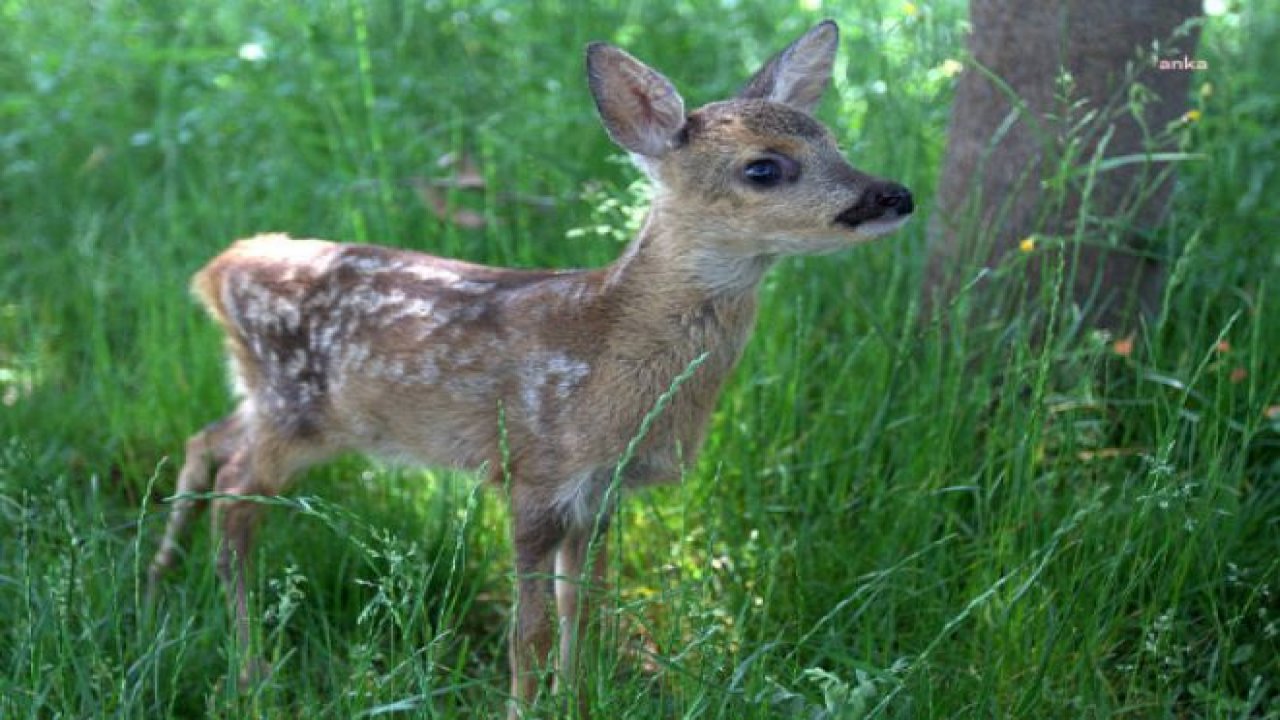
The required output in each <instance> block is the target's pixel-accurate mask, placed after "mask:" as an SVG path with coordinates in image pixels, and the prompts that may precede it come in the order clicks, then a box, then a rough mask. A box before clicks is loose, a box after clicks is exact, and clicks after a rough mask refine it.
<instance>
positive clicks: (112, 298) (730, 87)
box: [0, 0, 1280, 719]
mask: <svg viewBox="0 0 1280 720" xmlns="http://www.w3.org/2000/svg"><path fill="white" fill-rule="evenodd" d="M1219 5H1221V4H1220V3H1219V4H1217V5H1215V7H1218V6H1219ZM821 6H822V3H821V2H820V0H810V1H807V2H802V3H800V4H799V5H796V4H794V3H784V2H765V1H763V0H732V1H731V0H724V1H723V2H720V3H718V4H713V3H684V2H676V3H633V2H621V1H619V2H593V3H590V4H586V3H577V2H556V1H555V0H549V1H546V2H538V3H504V2H496V1H492V2H462V1H457V2H445V1H444V0H426V1H425V2H417V3H371V4H364V3H359V2H354V1H353V2H344V3H339V2H332V3H330V2H307V3H254V2H247V1H243V0H233V1H230V2H228V1H224V0H219V1H218V2H212V1H210V0H192V1H191V2H184V3H168V2H158V1H155V0H136V1H133V2H127V1H124V0H103V1H101V2H94V3H70V2H42V3H36V2H26V1H23V0H0V26H3V27H4V31H3V33H0V218H2V219H3V222H0V529H2V530H3V531H4V537H5V540H4V542H3V543H0V617H3V618H4V621H3V622H0V716H3V717H6V718H9V717H12V718H18V717H33V718H34V717H41V718H43V717H54V716H71V717H99V716H112V717H147V718H154V717H170V716H172V717H197V716H226V717H243V716H245V715H246V714H249V715H254V716H269V717H276V716H301V715H304V714H305V715H307V716H311V717H338V718H350V717H360V716H373V715H383V714H409V715H415V716H425V717H472V716H476V715H492V714H496V713H498V712H500V711H501V709H502V708H503V704H504V702H505V691H506V685H505V673H506V661H505V649H504V644H505V639H504V638H505V632H506V627H507V621H508V615H509V604H510V582H509V576H508V573H509V560H508V539H507V537H506V532H507V531H506V526H505V515H504V513H505V511H504V509H503V507H502V502H501V498H499V497H497V496H496V494H493V493H487V492H485V493H482V492H479V491H477V490H476V489H475V488H474V486H473V484H472V483H470V482H468V481H467V480H465V479H463V478H457V477H451V476H447V475H442V474H439V473H427V472H420V471H409V470H397V469H392V468H384V467H380V466H373V465H368V464H366V463H363V462H361V461H358V460H355V459H352V460H347V461H343V462H340V463H337V464H334V465H332V466H328V467H326V468H322V469H318V470H316V471H313V472H311V473H309V474H308V475H307V477H306V478H305V482H302V483H300V487H299V488H298V489H297V491H296V493H294V494H293V495H292V497H291V499H289V500H285V501H281V502H280V505H281V507H278V508H276V509H274V510H273V511H272V516H273V517H272V521H271V522H269V523H268V524H267V526H266V531H265V541H264V543H263V549H262V551H261V553H260V555H261V557H260V562H259V580H258V592H257V595H256V602H257V604H258V606H259V610H260V612H261V613H262V614H263V616H264V617H265V618H266V620H265V622H264V623H263V626H262V629H261V637H260V638H259V639H258V643H259V645H260V647H261V648H262V649H263V652H264V653H265V654H266V655H267V656H268V657H269V658H271V659H273V661H274V663H275V666H276V669H277V670H276V674H275V676H274V680H273V682H272V683H270V684H268V685H266V686H264V687H262V688H261V689H259V690H258V691H256V692H254V693H251V694H249V695H244V696H241V695H237V694H236V693H234V692H233V691H232V690H231V688H229V687H228V684H227V683H226V682H225V681H224V678H225V676H226V675H227V673H228V671H229V670H233V669H234V668H235V667H236V664H237V662H238V660H237V658H236V656H235V649H234V648H233V647H232V646H231V644H230V643H229V642H228V621H227V617H226V611H225V607H224V605H223V602H222V598H221V593H220V590H219V588H218V587H217V585H216V583H215V582H214V580H213V573H212V565H211V562H210V556H211V552H210V543H209V541H208V537H207V533H206V532H204V531H201V532H199V533H198V534H197V535H198V537H197V538H196V539H195V542H194V544H193V551H192V553H191V557H190V562H189V563H188V565H187V567H186V569H184V570H183V571H181V572H178V573H176V574H175V575H174V577H173V578H172V580H171V583H170V584H169V586H168V587H167V589H166V595H165V597H164V598H163V599H162V602H161V603H160V604H159V605H158V606H157V607H156V608H155V609H154V610H148V608H147V606H146V604H145V603H143V602H142V601H141V598H140V587H139V577H140V572H139V571H140V570H143V571H144V570H145V563H146V562H147V561H148V560H149V557H150V553H151V552H152V550H153V549H154V545H153V544H154V542H155V539H156V536H157V533H158V530H159V528H160V525H161V523H162V522H163V510H164V506H163V505H162V504H161V503H160V502H159V501H160V500H161V499H162V498H163V497H165V496H166V495H167V494H168V493H169V492H170V490H171V488H172V482H173V477H174V475H175V470H176V467H177V465H178V463H180V461H181V457H180V451H181V447H182V442H183V439H184V438H185V437H186V436H187V435H188V434H190V433H191V432H192V431H193V430H194V429H196V428H197V427H199V426H201V425H202V424H204V423H207V422H209V421H212V420H214V419H216V418H217V417H219V416H220V415H221V414H222V413H224V412H225V411H226V410H228V409H229V406H230V402H229V399H228V396H227V393H226V390H225V372H224V370H223V366H222V360H221V356H220V351H219V341H218V339H217V337H216V332H215V330H214V328H213V327H212V325H211V323H209V322H207V321H206V320H205V318H204V317H202V316H201V313H199V312H198V310H197V309H196V308H195V307H194V306H193V304H192V303H190V302H188V301H187V299H186V293H185V283H186V279H187V277H188V276H189V275H190V273H191V272H192V271H193V270H194V269H195V268H197V267H199V265H200V264H201V263H202V262H203V261H204V260H205V259H207V258H208V257H210V256H212V255H213V254H215V253H216V252H217V251H218V250H219V249H220V248H222V247H223V246H225V244H226V243H227V242H228V241H229V240H230V239H232V238H235V237H238V236H244V235H248V234H252V233H255V232H259V231H263V230H287V231H289V232H290V233H292V234H294V235H299V236H307V235H310V236H318V237H328V238H335V239H338V238H340V239H346V240H353V241H361V242H379V243H386V244H395V245H400V246H404V247H411V248H417V249H422V250H426V251H430V252H433V253H438V254H447V255H454V256H460V257H465V258H468V259H472V260H477V261H482V262H488V263H494V264H504V265H519V266H541V265H547V266H562V267H563V266H589V265H598V264H602V263H605V262H607V261H609V260H610V259H611V258H612V257H614V256H615V255H616V254H617V253H618V252H619V250H620V248H621V244H622V243H623V242H624V241H625V239H626V237H627V236H628V227H630V226H631V225H633V224H634V223H635V221H636V219H637V217H638V215H637V212H638V210H637V208H638V206H640V205H642V202H643V200H642V198H643V192H642V191H641V190H639V189H637V188H636V187H635V186H634V185H633V182H634V180H635V179H636V177H637V175H636V173H635V171H633V170H631V169H630V168H628V167H627V166H626V164H625V162H623V159H622V158H621V156H620V153H619V152H618V151H617V150H616V148H614V147H612V146H611V145H610V144H609V143H608V141H607V138H606V137H605V135H604V133H603V132H602V131H601V130H600V128H599V125H598V123H597V121H596V119H595V117H594V110H593V107H592V104H591V101H590V98H589V97H588V94H587V92H586V87H585V83H584V82H583V70H582V57H581V48H582V47H583V45H584V44H585V43H586V42H588V41H590V40H597V39H603V40H608V41H611V42H613V43H616V44H619V45H622V46H624V47H626V48H627V49H628V50H630V51H631V52H633V53H634V54H635V55H637V56H639V57H641V58H644V59H646V60H648V61H650V62H652V63H653V64H654V65H655V66H657V67H659V68H662V69H663V70H665V71H666V72H667V73H668V74H669V75H670V76H671V77H672V78H673V79H674V80H675V81H676V83H677V84H678V85H679V86H680V88H681V90H682V92H683V93H684V94H685V96H686V98H687V99H688V100H689V102H690V103H691V104H694V105H696V104H700V103H702V102H706V101H710V100H713V99H718V98H721V97H724V96H726V95H728V94H730V93H732V92H733V91H734V89H735V88H736V87H737V86H738V85H739V84H740V83H741V82H742V81H743V80H745V78H746V77H747V76H748V74H749V73H750V72H751V71H752V70H754V69H755V67H757V66H758V64H759V63H760V62H761V61H763V60H764V59H765V58H766V57H767V56H768V55H769V54H770V53H771V52H773V51H774V50H776V49H777V48H779V47H781V46H782V45H783V44H784V43H785V42H787V41H789V40H790V39H791V38H792V37H794V36H795V35H797V34H799V33H800V32H801V31H802V30H803V29H804V28H806V27H807V26H809V25H810V24H811V23H813V22H814V21H816V20H817V19H818V18H820V17H824V16H830V17H834V18H835V19H836V20H838V21H839V22H840V24H841V28H842V32H843V39H842V46H841V54H840V60H839V65H838V66H837V72H836V83H835V88H834V92H833V93H831V95H830V96H829V97H828V99H827V101H826V102H825V103H824V106H823V108H822V110H821V112H820V115H821V117H822V118H823V119H824V120H826V121H827V122H828V123H829V124H830V125H831V126H832V127H833V128H834V129H835V131H836V132H837V134H838V135H839V136H840V139H841V141H842V143H843V147H844V148H845V150H846V153H847V155H848V156H849V157H850V159H851V160H852V161H853V162H854V164H855V165H857V166H859V167H862V168H864V169H867V170H869V171H873V172H876V173H878V174H881V175H884V176H887V177H893V178H896V179H899V180H901V181H903V182H904V183H906V184H907V185H909V186H910V187H911V188H912V189H913V190H914V191H915V193H916V196H917V198H919V199H920V200H921V203H920V204H921V205H922V210H921V218H920V220H919V221H918V222H916V223H914V224H912V225H910V226H909V227H908V229H907V230H906V231H905V232H904V233H902V234H899V235H898V236H895V237H894V238H892V239H890V240H887V241H885V242H881V243H879V244H876V245H873V246H867V247H862V248H858V249H856V250H853V251H850V252H847V253H844V254H841V255H838V256H833V257H823V258H813V259H797V260H790V261H788V262H786V263H784V264H783V265H782V266H781V267H779V268H778V269H777V270H775V271H774V272H773V273H772V274H771V275H770V277H769V279H768V281H767V283H766V286H765V288H764V290H763V295H764V298H763V300H764V301H763V312H762V315H761V318H760V324H759V331H758V333H757V335H756V337H755V339H754V340H753V342H752V346H751V348H750V349H749V351H748V353H747V357H746V359H745V361H744V363H743V366H742V367H741V368H740V369H739V371H738V372H737V374H736V376H735V379H734V382H733V384H732V386H731V387H730V388H729V389H728V391H727V393H726V395H725V397H724V398H723V399H722V402H721V404H720V410H719V413H718V414H717V416H716V419H715V425H714V428H713V430H712V433H711V435H710V440H709V442H708V447H707V449H706V452H705V453H704V460H703V461H702V463H701V465H700V466H699V467H698V468H696V470H695V471H693V472H691V473H690V475H689V477H687V478H686V482H685V483H683V484H682V485H680V486H676V487H670V488H664V489H659V490H656V491H653V492H647V493H644V494H641V495H637V496H635V497H632V498H630V499H629V500H628V502H627V504H626V506H625V507H626V509H625V512H624V516H623V518H622V521H621V522H619V523H617V527H616V529H615V530H614V536H613V540H614V542H613V548H615V550H614V555H615V559H616V562H615V575H616V576H617V577H616V579H617V581H618V586H619V590H618V591H617V596H616V598H615V603H614V605H615V607H614V610H613V611H612V612H611V614H610V622H609V623H608V624H607V632H608V633H609V634H610V643H609V644H610V646H616V647H618V648H620V650H618V651H617V652H606V653H603V654H602V655H601V656H600V657H599V658H595V659H593V660H592V662H593V663H594V666H593V673H592V678H593V683H594V691H593V693H592V695H593V700H592V702H593V703H594V704H595V705H596V707H597V710H598V711H599V715H600V716H602V717H635V718H650V717H699V718H712V717H716V718H719V717H723V718H735V719H736V718H771V717H779V718H782V717H785V718H795V717H806V718H840V719H848V718H861V717H901V718H921V717H948V718H950V717H972V716H982V717H992V716H994V717H1112V716H1124V717H1166V716H1174V717H1277V716H1280V713H1278V712H1277V710H1276V705H1277V697H1278V692H1280V691H1278V689H1277V685H1278V683H1280V680H1277V678H1280V659H1278V658H1280V653H1278V652H1277V650H1278V649H1280V639H1278V636H1280V603H1277V601H1276V593H1277V592H1280V583H1278V578H1280V572H1278V568H1277V564H1278V563H1280V528H1277V522H1278V521H1277V518H1280V352H1277V350H1276V348H1277V347H1280V322H1277V320H1276V319H1275V316H1273V315H1272V314H1271V313H1273V312H1275V311H1276V305H1277V300H1280V298H1278V297H1277V293H1276V287H1275V286H1276V281H1275V278H1276V276H1277V275H1276V272H1277V269H1280V243H1278V242H1277V240H1278V239H1280V213H1278V212H1277V210H1276V205H1275V203H1274V202H1273V201H1272V199H1273V198H1274V197H1276V196H1277V194H1278V193H1280V176H1278V170H1277V168H1278V162H1280V155H1277V149H1278V146H1280V92H1278V91H1280V79H1278V78H1277V76H1276V74H1275V72H1274V69H1275V68H1276V67H1280V12H1277V11H1278V10H1280V6H1277V3H1276V2H1274V1H1273V0H1261V1H1259V2H1255V3H1250V4H1249V5H1248V6H1247V7H1240V6H1233V5H1230V4H1227V6H1225V7H1218V9H1217V10H1216V11H1215V12H1216V14H1215V15H1213V16H1211V17H1210V18H1208V20H1207V26H1206V32H1205V36H1204V42H1203V43H1202V47H1201V50H1200V53H1199V56H1200V57H1202V58H1203V59H1205V60H1207V61H1208V63H1209V70H1207V71H1204V72H1201V73H1199V74H1198V75H1197V77H1196V79H1195V82H1194V83H1193V84H1194V85H1195V86H1197V87H1198V92H1197V95H1196V99H1195V102H1196V107H1197V112H1196V114H1195V115H1193V116H1191V117H1189V118H1187V119H1186V120H1184V121H1183V122H1182V123H1181V124H1180V125H1179V126H1178V127H1176V128H1173V129H1172V131H1173V132H1177V133H1180V135H1181V137H1182V142H1183V143H1184V149H1185V150H1187V151H1188V152H1190V153H1194V154H1195V156H1196V158H1197V159H1195V160H1192V161H1188V162H1186V163H1185V164H1184V166H1183V167H1182V169H1181V177H1180V187H1179V192H1178V194H1177V201H1176V207H1175V208H1174V211H1173V214H1172V216H1171V218H1170V220H1169V222H1168V224H1167V226H1166V228H1165V236H1164V237H1163V238H1162V240H1163V242H1165V244H1166V245H1167V246H1168V247H1169V248H1170V252H1171V253H1172V256H1173V257H1174V258H1175V261H1176V266H1175V267H1176V269H1175V272H1174V282H1173V283H1172V284H1171V287H1170V290H1169V293H1168V297H1167V302H1166V305H1165V310H1164V312H1163V314H1162V316H1161V318H1159V320H1158V321H1157V322H1155V323H1153V324H1152V325H1150V326H1149V327H1148V328H1147V329H1146V330H1145V331H1144V332H1143V333H1141V334H1139V335H1138V336H1137V337H1134V338H1113V337H1107V336H1104V335H1100V334H1096V333H1093V334H1090V333H1086V332H1077V331H1074V329H1073V328H1072V325H1071V318H1072V313H1071V309H1070V308H1060V309H1059V319H1060V321H1061V323H1060V327H1061V328H1063V331H1061V332H1058V333H1056V334H1051V335H1050V337H1049V339H1048V342H1046V343H1045V344H1044V345H1042V346H1033V345H1031V344H1030V343H1029V342H1027V339H1026V338H1025V337H1024V334H1023V331H1022V329H1021V325H1020V324H1019V323H1018V322H1017V321H1016V320H1015V319H1011V320H1010V321H1009V322H1008V323H1006V324H1004V325H1001V326H998V327H988V326H983V327H976V328H973V329H971V330H958V331H957V332H954V333H952V334H950V335H948V336H946V337H943V336H942V335H941V334H940V333H939V332H938V328H939V327H941V326H942V325H944V324H951V325H953V326H954V327H957V328H959V327H963V325H962V324H960V323H953V322H952V321H954V320H955V319H956V318H958V317H960V316H963V315H964V314H966V313H968V312H970V311H971V308H968V307H967V306H966V301H965V300H964V299H963V298H962V300H961V302H959V303H957V304H956V305H955V306H953V307H950V308H946V309H945V311H944V312H945V315H944V316H943V317H939V318H922V317H919V313H918V311H917V302H916V301H917V298H918V288H919V282H920V276H921V272H920V269H921V266H922V264H923V255H924V250H925V248H924V229H925V226H926V222H925V221H926V220H927V217H928V213H929V205H928V199H929V198H930V197H931V196H932V193H933V183H934V181H935V177H936V174H937V168H938V166H939V162H940V158H941V154H942V150H943V146H944V142H945V129H946V120H947V114H948V103H949V99H950V93H951V88H952V83H953V79H954V78H953V75H954V70H955V68H956V66H955V65H954V64H953V62H948V61H963V60H964V50H963V48H964V42H963V37H964V35H963V31H964V17H965V12H964V7H963V4H962V3H959V2H936V3H924V2H920V3H900V2H897V1H896V0H856V1H854V2H844V3H836V4H833V6H832V7H821ZM1086 170H1087V169H1086ZM463 186H467V187H463ZM1032 252H1034V249H1032ZM1022 262H1023V260H1022V259H1020V258H1012V259H1010V260H1009V261H1008V262H1007V263H1006V264H1005V265H1003V266H1001V267H1000V268H996V269H995V272H997V273H1001V274H1005V275H1008V276H1013V277H1016V276H1017V273H1018V272H1019V270H1020V267H1021V263H1022ZM543 702H544V705H543V707H542V709H541V711H540V712H542V713H544V714H546V715H554V714H555V713H556V711H555V710H554V709H553V708H554V707H555V705H554V703H555V700H554V699H546V700H544V701H543Z"/></svg>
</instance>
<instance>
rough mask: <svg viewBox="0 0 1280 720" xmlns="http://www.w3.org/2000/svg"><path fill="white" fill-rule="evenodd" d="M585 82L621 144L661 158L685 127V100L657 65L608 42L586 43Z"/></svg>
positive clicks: (647, 156)
mask: <svg viewBox="0 0 1280 720" xmlns="http://www.w3.org/2000/svg"><path fill="white" fill-rule="evenodd" d="M587 82H588V83H589V84H590V86H591V95H592V96H593V97H594V98H595V101H596V109H597V110H599V111H600V119H601V120H602V121H603V122H604V129H605V130H607V131H608V132H609V137H611V138H613V141H614V142H615V143H617V144H619V145H621V146H622V147H623V148H624V149H626V150H629V151H630V152H632V153H635V154H637V155H641V156H643V157H646V158H659V157H662V156H663V155H665V154H666V153H667V151H668V150H670V149H671V148H673V147H675V145H676V137H677V136H678V134H679V132H680V129H681V128H683V127H684V122H685V117H684V100H683V99H681V97H680V93H678V92H676V88H675V86H674V85H672V84H671V81H670V80H668V79H666V78H665V77H663V76H662V73H659V72H658V71H657V70H654V69H653V68H651V67H649V66H648V65H645V64H644V63H642V62H640V61H639V60H637V59H635V58H633V57H631V56H630V55H628V54H627V53H625V52H623V51H621V50H619V49H618V48H616V47H613V46H611V45H606V44H604V43H592V44H590V45H588V46H587Z"/></svg>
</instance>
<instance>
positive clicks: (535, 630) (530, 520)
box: [507, 490, 564, 720]
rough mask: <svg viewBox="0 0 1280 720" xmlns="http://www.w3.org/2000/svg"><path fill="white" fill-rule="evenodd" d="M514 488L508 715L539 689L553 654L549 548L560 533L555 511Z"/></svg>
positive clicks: (551, 550) (517, 712) (517, 713)
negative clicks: (513, 585)
mask: <svg viewBox="0 0 1280 720" xmlns="http://www.w3.org/2000/svg"><path fill="white" fill-rule="evenodd" d="M522 495H523V494H522V493H520V492H519V491H518V490H513V492H512V515H513V523H514V532H513V536H514V538H515V555H516V563H515V564H516V610H515V615H516V622H515V626H514V627H513V628H512V629H511V648H510V655H511V705H510V707H509V709H508V712H507V717H508V719H509V720H517V719H518V718H519V717H520V716H521V709H522V708H523V707H526V706H528V705H529V704H530V703H532V702H533V701H534V699H535V698H536V697H537V695H538V687H539V685H540V684H541V681H542V676H543V668H544V667H545V665H546V663H547V661H548V660H549V659H550V657H551V641H552V637H553V628H552V625H551V616H550V612H551V598H552V588H553V581H552V575H551V570H552V561H553V559H554V555H553V553H554V552H555V549H556V547H557V546H558V545H560V542H561V540H562V539H563V538H564V526H563V524H562V523H561V522H560V519H559V517H558V516H557V515H556V514H555V513H553V512H552V511H550V510H549V509H547V508H545V507H544V506H542V505H541V504H539V503H535V502H530V501H527V500H524V499H523V498H522Z"/></svg>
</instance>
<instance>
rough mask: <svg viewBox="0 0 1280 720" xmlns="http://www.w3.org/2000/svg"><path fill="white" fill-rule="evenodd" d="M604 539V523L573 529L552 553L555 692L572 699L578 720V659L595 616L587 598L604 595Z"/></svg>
mask: <svg viewBox="0 0 1280 720" xmlns="http://www.w3.org/2000/svg"><path fill="white" fill-rule="evenodd" d="M607 535H608V533H607V523H605V522H601V523H600V527H599V528H593V527H586V528H574V529H572V530H570V531H569V532H568V534H567V535H566V537H565V539H564V541H563V542H562V543H561V544H560V549H559V550H558V551H557V552H556V611H557V614H558V615H559V619H560V666H559V672H558V673H557V675H556V689H557V691H560V690H567V691H568V692H570V693H572V694H573V695H574V696H575V697H576V699H577V704H578V715H579V717H581V718H586V717H587V715H588V710H587V695H586V692H585V690H586V688H585V687H584V685H585V683H584V682H583V673H582V666H581V662H580V659H581V657H582V654H583V652H584V645H585V644H586V640H587V637H588V635H587V633H588V630H589V627H590V624H591V621H592V620H593V619H594V615H595V608H593V607H592V606H593V605H594V604H595V603H592V602H591V600H592V598H591V595H592V594H599V593H602V592H603V591H604V576H605V561H606V556H607V553H606V552H605V540H606V538H607ZM588 558H590V560H589V561H588Z"/></svg>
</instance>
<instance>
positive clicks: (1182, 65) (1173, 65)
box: [1156, 55, 1209, 71]
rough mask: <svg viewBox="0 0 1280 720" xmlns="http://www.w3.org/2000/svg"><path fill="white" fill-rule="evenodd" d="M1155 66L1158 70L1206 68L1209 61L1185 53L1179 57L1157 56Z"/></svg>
mask: <svg viewBox="0 0 1280 720" xmlns="http://www.w3.org/2000/svg"><path fill="white" fill-rule="evenodd" d="M1156 68H1157V69H1158V70H1187V71H1190V70H1208V69H1209V61H1208V60H1196V59H1195V58H1192V57H1188V56H1186V55H1183V56H1182V57H1180V58H1158V59H1157V60H1156Z"/></svg>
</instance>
